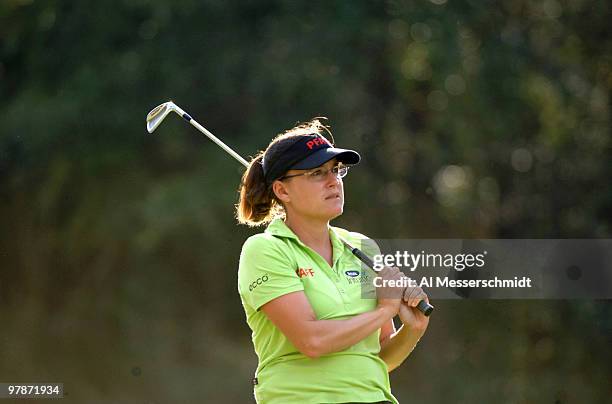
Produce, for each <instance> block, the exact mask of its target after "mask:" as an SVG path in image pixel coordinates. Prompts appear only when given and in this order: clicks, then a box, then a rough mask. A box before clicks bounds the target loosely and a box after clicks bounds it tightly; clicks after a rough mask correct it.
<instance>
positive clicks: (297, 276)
mask: <svg viewBox="0 0 612 404" xmlns="http://www.w3.org/2000/svg"><path fill="white" fill-rule="evenodd" d="M329 234H330V239H331V242H332V248H333V258H332V260H333V261H332V263H333V265H332V266H330V265H329V263H328V262H327V261H326V260H325V259H323V257H321V256H320V255H319V254H318V253H317V252H316V251H314V250H313V249H311V248H310V247H308V246H307V245H305V244H304V243H302V242H301V241H300V239H299V238H298V237H297V236H296V235H295V233H293V231H292V230H291V229H290V228H289V227H288V226H287V225H286V224H285V223H284V222H283V220H281V219H280V218H277V219H274V220H273V221H272V222H271V223H270V225H269V226H268V228H267V229H266V231H265V232H264V233H260V234H256V235H254V236H251V237H249V239H247V241H246V242H245V243H244V245H243V247H242V252H241V255H240V265H239V270H238V291H239V293H240V298H241V300H242V305H243V307H244V311H245V313H246V318H247V323H248V325H249V327H250V328H251V330H252V339H253V345H254V347H255V352H256V353H257V356H258V358H259V364H258V366H257V372H256V380H257V383H256V384H255V389H254V391H255V398H256V399H257V401H258V402H260V403H266V404H267V403H270V404H275V403H292V402H295V403H298V402H299V403H339V402H349V401H351V402H355V401H362V402H376V401H384V400H390V401H392V402H394V403H397V400H396V399H395V397H393V395H392V394H391V388H390V384H389V374H388V368H387V365H386V363H385V362H384V361H383V360H382V359H380V357H379V356H378V353H379V351H380V342H379V337H380V330H378V331H376V332H374V333H372V334H371V335H369V336H368V337H366V338H365V339H363V340H361V341H359V342H358V343H357V344H355V345H353V346H351V347H349V348H347V349H345V350H343V351H340V352H334V353H330V354H327V355H323V356H321V357H319V358H316V359H312V358H308V357H307V356H305V355H304V354H302V353H301V352H300V351H299V350H298V349H297V348H296V347H295V346H294V345H293V344H292V343H291V342H290V341H289V340H288V339H287V337H285V335H284V334H283V333H282V332H281V331H280V330H279V329H278V328H277V327H276V326H275V325H274V324H273V323H272V322H271V321H270V320H269V319H268V317H267V316H266V315H265V314H264V313H263V312H261V311H260V310H259V309H260V308H261V306H263V305H264V304H266V303H268V302H269V301H271V300H273V299H275V298H277V297H280V296H283V295H285V294H288V293H291V292H296V291H303V292H304V294H305V295H306V297H307V298H308V301H309V302H310V304H311V306H312V308H313V310H314V312H315V314H316V317H317V319H319V320H322V319H328V320H331V319H334V320H340V319H346V318H349V317H352V316H355V315H357V314H360V313H364V312H367V311H371V310H374V309H375V308H376V305H377V301H376V297H375V296H376V295H375V290H374V288H373V285H372V281H373V278H374V276H375V273H374V272H373V271H372V270H371V269H369V268H367V267H365V265H362V264H361V262H360V261H359V260H358V259H357V258H356V257H355V256H354V255H353V254H352V253H351V252H350V250H349V249H348V248H347V247H345V246H344V244H343V243H342V241H341V239H340V237H342V238H343V239H344V240H346V241H348V242H349V243H351V244H352V245H354V246H355V247H358V248H360V249H361V250H362V251H364V252H365V253H366V254H368V255H370V256H372V255H374V254H378V253H379V250H378V247H377V246H376V244H375V243H373V242H372V241H371V240H368V239H367V237H365V236H363V235H362V234H359V233H354V232H348V231H347V230H344V229H341V228H337V227H331V226H330V231H329Z"/></svg>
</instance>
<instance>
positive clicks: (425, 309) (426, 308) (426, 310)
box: [349, 246, 434, 317]
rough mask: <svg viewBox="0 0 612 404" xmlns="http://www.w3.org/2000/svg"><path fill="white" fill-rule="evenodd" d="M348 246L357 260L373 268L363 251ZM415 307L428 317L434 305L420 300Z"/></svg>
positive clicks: (372, 263)
mask: <svg viewBox="0 0 612 404" xmlns="http://www.w3.org/2000/svg"><path fill="white" fill-rule="evenodd" d="M349 248H350V250H351V252H352V253H353V255H354V256H355V257H357V258H359V260H360V261H361V262H363V263H364V264H366V265H367V266H368V267H370V269H372V270H375V269H374V261H372V259H371V258H370V257H368V256H367V255H365V254H364V253H363V251H361V250H360V249H359V248H357V247H352V246H349ZM417 309H418V310H419V311H420V312H421V313H423V315H425V316H426V317H429V315H430V314H431V313H432V312H433V309H434V307H433V306H432V305H431V304H429V303H427V301H425V300H421V301H420V302H419V304H417Z"/></svg>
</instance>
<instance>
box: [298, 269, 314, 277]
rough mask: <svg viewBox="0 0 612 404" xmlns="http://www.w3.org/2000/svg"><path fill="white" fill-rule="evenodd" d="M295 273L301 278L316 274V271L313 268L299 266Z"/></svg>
mask: <svg viewBox="0 0 612 404" xmlns="http://www.w3.org/2000/svg"><path fill="white" fill-rule="evenodd" d="M295 273H296V274H297V276H299V277H300V278H307V277H309V276H310V277H313V276H314V271H313V270H312V268H298V269H296V270H295Z"/></svg>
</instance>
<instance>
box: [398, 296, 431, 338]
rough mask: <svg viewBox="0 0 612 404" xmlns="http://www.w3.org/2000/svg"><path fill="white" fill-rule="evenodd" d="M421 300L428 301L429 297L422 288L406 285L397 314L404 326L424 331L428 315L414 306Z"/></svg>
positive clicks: (427, 322) (427, 323)
mask: <svg viewBox="0 0 612 404" xmlns="http://www.w3.org/2000/svg"><path fill="white" fill-rule="evenodd" d="M421 300H425V301H426V302H427V303H429V298H428V297H427V294H426V293H425V292H423V289H421V288H420V287H418V286H412V287H411V286H409V287H407V288H406V290H405V291H404V297H403V299H402V304H401V306H400V307H399V316H400V320H402V324H404V325H405V326H406V327H408V328H410V329H411V330H414V331H418V332H421V333H424V332H425V330H426V329H427V326H428V325H429V317H427V316H426V315H424V314H423V313H421V311H420V310H419V309H417V308H416V306H417V305H418V304H419V302H420V301H421Z"/></svg>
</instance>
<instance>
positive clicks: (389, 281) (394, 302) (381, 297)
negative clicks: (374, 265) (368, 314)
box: [376, 267, 406, 316]
mask: <svg viewBox="0 0 612 404" xmlns="http://www.w3.org/2000/svg"><path fill="white" fill-rule="evenodd" d="M378 277H379V278H381V279H380V280H379V282H378V284H379V285H381V286H377V287H376V297H377V298H378V307H383V308H385V309H387V310H389V313H391V314H392V315H393V316H395V315H396V314H397V313H398V311H399V309H400V305H401V303H402V296H403V292H404V288H405V286H402V285H401V281H402V280H403V279H404V278H406V275H404V274H403V273H402V271H400V270H399V268H397V267H392V268H391V267H384V268H383V269H381V270H380V272H379V273H378Z"/></svg>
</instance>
